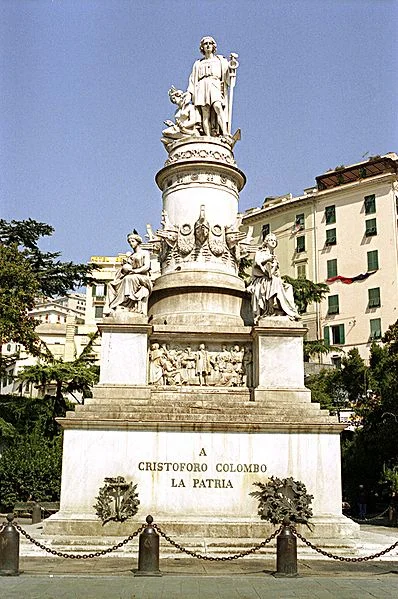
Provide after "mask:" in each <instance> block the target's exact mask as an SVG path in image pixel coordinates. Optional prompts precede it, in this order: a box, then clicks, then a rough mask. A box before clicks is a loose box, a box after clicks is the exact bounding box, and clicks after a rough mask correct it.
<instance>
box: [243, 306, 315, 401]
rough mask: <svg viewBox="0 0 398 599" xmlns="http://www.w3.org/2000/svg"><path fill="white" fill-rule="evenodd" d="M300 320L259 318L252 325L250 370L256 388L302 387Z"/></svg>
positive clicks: (258, 389)
mask: <svg viewBox="0 0 398 599" xmlns="http://www.w3.org/2000/svg"><path fill="white" fill-rule="evenodd" d="M306 332H307V329H305V328H304V327H303V325H302V324H301V323H298V322H296V321H292V320H290V319H289V318H288V317H287V316H284V317H281V318H274V317H268V318H262V319H261V321H260V324H259V326H256V327H253V341H254V352H253V355H254V373H255V387H256V390H257V391H262V390H272V391H277V390H280V389H292V390H297V389H303V388H304V362H303V337H304V335H305V334H306Z"/></svg>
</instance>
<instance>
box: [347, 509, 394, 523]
mask: <svg viewBox="0 0 398 599" xmlns="http://www.w3.org/2000/svg"><path fill="white" fill-rule="evenodd" d="M389 509H390V506H388V507H387V508H386V509H385V510H384V512H381V514H378V515H377V516H372V518H362V519H360V518H353V517H352V516H348V518H350V519H351V520H354V522H359V523H360V524H366V522H372V520H378V519H379V518H381V517H382V516H384V514H386V513H387V512H388V510H389Z"/></svg>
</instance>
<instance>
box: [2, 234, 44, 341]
mask: <svg viewBox="0 0 398 599" xmlns="http://www.w3.org/2000/svg"><path fill="white" fill-rule="evenodd" d="M38 293H39V285H38V281H37V278H36V276H35V273H34V271H33V269H32V266H31V265H30V263H29V261H28V260H27V259H26V258H25V256H24V255H23V254H22V253H21V252H20V251H19V250H18V247H17V246H16V244H13V245H11V246H8V247H6V246H1V245H0V341H1V342H2V343H7V342H9V341H15V342H16V343H23V344H24V345H26V347H28V348H29V350H30V351H32V353H36V351H37V337H36V334H35V327H36V321H35V320H34V319H33V318H32V317H31V316H29V314H28V311H29V310H32V308H33V306H34V298H35V296H36V295H37V294H38Z"/></svg>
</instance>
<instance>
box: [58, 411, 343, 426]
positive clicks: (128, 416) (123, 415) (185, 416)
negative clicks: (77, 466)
mask: <svg viewBox="0 0 398 599" xmlns="http://www.w3.org/2000/svg"><path fill="white" fill-rule="evenodd" d="M67 417H68V418H75V419H85V420H92V421H95V420H126V421H134V422H179V421H181V422H226V423H227V422H234V423H236V422H245V423H257V422H258V423H260V422H300V423H301V422H302V423H306V422H314V421H316V422H335V419H334V418H332V417H330V416H329V415H326V414H325V415H324V414H322V413H319V412H318V413H317V414H297V412H296V411H294V412H292V413H291V414H285V413H279V414H278V413H276V412H272V413H268V414H247V413H240V414H226V413H225V412H222V413H215V412H212V413H206V412H205V413H194V414H190V413H186V412H182V413H178V412H175V413H170V412H169V413H164V414H159V413H158V412H150V413H148V412H142V413H137V412H111V411H109V412H101V413H98V412H86V413H81V412H80V413H75V412H68V413H67Z"/></svg>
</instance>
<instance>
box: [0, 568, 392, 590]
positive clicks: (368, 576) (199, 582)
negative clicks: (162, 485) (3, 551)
mask: <svg viewBox="0 0 398 599" xmlns="http://www.w3.org/2000/svg"><path fill="white" fill-rule="evenodd" d="M35 560H38V561H37V563H34V562H35ZM26 562H27V563H24V560H22V563H21V568H23V569H24V573H22V574H21V575H20V576H19V577H4V578H2V579H0V591H1V597H2V599H20V598H21V597H24V598H26V599H75V598H76V599H263V598H269V599H279V598H281V599H282V598H283V599H287V598H290V597H300V598H302V599H304V598H307V597H308V598H311V599H323V598H325V599H326V598H327V599H332V598H338V599H354V598H355V599H362V598H364V599H366V598H375V597H376V598H380V599H381V598H387V597H398V562H377V563H372V564H368V563H362V564H355V566H353V565H349V566H347V567H346V566H345V565H342V564H340V563H338V564H336V563H334V562H333V563H331V564H330V563H329V562H324V561H318V560H310V561H309V562H302V561H300V562H299V573H300V576H299V577H298V578H274V576H273V575H272V572H273V571H274V569H275V563H274V560H272V561H270V560H264V561H263V560H240V562H239V564H238V563H233V564H232V563H231V564H230V563H228V564H225V563H222V564H205V565H199V566H198V565H197V564H196V562H192V560H188V559H186V560H185V559H181V560H164V562H162V563H161V570H162V572H163V576H162V577H161V578H150V577H145V578H137V577H134V575H133V573H132V571H131V567H132V564H131V562H130V560H126V559H125V558H123V559H117V558H115V559H114V560H112V558H106V559H102V560H101V558H99V559H97V560H93V561H91V562H90V564H88V563H87V562H84V564H81V563H80V562H79V563H75V562H73V564H69V562H68V564H66V565H64V566H62V567H60V565H59V562H58V563H56V562H55V560H47V559H45V558H30V559H29V560H27V561H26ZM93 562H96V563H93ZM63 563H64V562H63ZM134 565H135V564H134ZM134 565H133V566H134ZM62 569H64V570H65V573H61V572H60V570H62ZM199 570H201V572H199ZM44 571H46V572H47V574H44V573H43V572H44ZM50 572H52V573H50Z"/></svg>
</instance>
